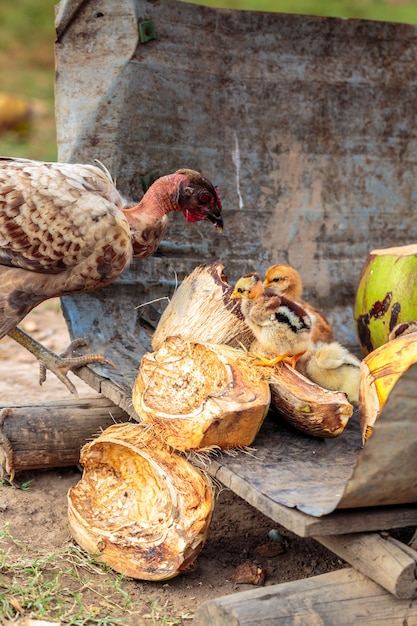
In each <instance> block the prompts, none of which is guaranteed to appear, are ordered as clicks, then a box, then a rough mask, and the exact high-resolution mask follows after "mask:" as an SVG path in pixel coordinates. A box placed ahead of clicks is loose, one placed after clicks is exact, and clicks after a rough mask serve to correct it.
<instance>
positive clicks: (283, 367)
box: [269, 362, 353, 437]
mask: <svg viewBox="0 0 417 626" xmlns="http://www.w3.org/2000/svg"><path fill="white" fill-rule="evenodd" d="M269 382H270V385H271V405H272V406H273V407H274V408H275V409H276V410H277V411H278V412H279V413H280V414H281V415H282V417H283V418H284V419H285V421H286V422H288V424H290V425H291V426H293V427H294V428H296V429H297V430H300V431H302V432H304V433H306V434H308V435H312V436H314V437H337V436H338V435H340V434H341V433H342V432H343V431H344V429H345V427H346V425H347V423H348V421H349V418H350V417H351V415H352V413H353V406H352V404H351V403H350V402H349V401H348V399H347V396H346V394H345V393H344V392H342V391H330V390H328V389H324V388H323V387H321V386H320V385H316V384H315V383H313V382H312V381H311V380H309V379H308V378H306V377H305V376H304V375H303V374H301V373H300V372H298V371H297V370H296V369H294V368H293V367H291V366H290V365H289V364H288V363H285V362H280V363H278V364H277V365H276V366H275V367H274V371H273V373H272V374H271V376H270V377H269Z"/></svg>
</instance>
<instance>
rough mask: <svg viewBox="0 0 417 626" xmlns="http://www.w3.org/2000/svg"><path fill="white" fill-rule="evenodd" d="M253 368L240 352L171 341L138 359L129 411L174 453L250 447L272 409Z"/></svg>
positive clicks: (266, 388) (179, 339)
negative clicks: (213, 448)
mask: <svg viewBox="0 0 417 626" xmlns="http://www.w3.org/2000/svg"><path fill="white" fill-rule="evenodd" d="M252 363H253V359H252V358H251V357H249V356H248V355H247V354H246V353H245V352H244V351H243V350H237V349H235V348H231V347H230V346H225V345H221V344H204V343H201V342H198V341H191V340H188V339H185V338H183V337H169V338H168V339H166V340H165V341H164V342H163V343H162V344H161V346H160V348H159V349H158V350H157V351H156V352H152V353H146V354H145V355H144V356H143V357H142V361H141V364H140V368H139V373H138V377H137V379H136V382H135V384H134V386H133V395H132V400H133V406H134V408H135V411H136V412H137V414H138V415H139V416H140V418H141V420H143V422H144V423H146V424H149V425H151V426H152V429H153V431H154V433H155V435H156V436H158V438H161V439H162V440H164V441H165V442H166V443H168V444H169V445H170V446H172V447H173V448H176V449H177V450H199V449H202V448H210V447H213V446H215V447H219V448H223V449H227V448H239V447H244V446H249V445H251V443H252V442H253V440H254V439H255V436H256V434H257V432H258V430H259V428H260V427H261V424H262V422H263V420H264V418H265V416H266V414H267V412H268V408H269V403H270V391H269V385H268V383H267V382H266V381H265V380H264V378H263V376H262V373H261V372H260V371H259V370H257V369H256V368H255V367H253V365H252Z"/></svg>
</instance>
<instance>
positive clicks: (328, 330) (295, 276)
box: [263, 264, 334, 343]
mask: <svg viewBox="0 0 417 626" xmlns="http://www.w3.org/2000/svg"><path fill="white" fill-rule="evenodd" d="M263 284H264V287H265V288H268V289H270V290H271V291H273V292H274V293H276V294H277V295H279V296H286V297H287V298H291V299H292V300H295V301H296V302H298V304H300V305H301V306H302V307H303V308H304V309H305V310H306V311H307V313H308V314H309V315H310V316H311V317H312V318H313V328H312V334H311V337H312V341H313V342H314V343H315V342H316V341H325V342H330V341H333V338H334V336H333V330H332V327H331V325H330V323H329V321H328V320H327V319H326V317H325V316H324V315H323V314H322V313H320V312H319V311H317V310H316V309H315V308H314V307H312V306H311V305H310V304H308V303H307V302H304V301H303V300H301V296H302V293H303V282H302V280H301V276H300V274H299V273H298V272H297V270H296V269H295V268H294V267H291V265H285V264H278V265H271V266H270V267H268V269H267V270H266V272H265V276H264V282H263Z"/></svg>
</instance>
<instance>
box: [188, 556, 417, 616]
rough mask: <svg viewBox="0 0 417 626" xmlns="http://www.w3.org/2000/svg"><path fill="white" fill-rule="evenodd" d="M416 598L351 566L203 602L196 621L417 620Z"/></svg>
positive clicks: (197, 612) (196, 614)
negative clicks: (402, 594) (395, 593)
mask: <svg viewBox="0 0 417 626" xmlns="http://www.w3.org/2000/svg"><path fill="white" fill-rule="evenodd" d="M416 623H417V600H411V601H410V600H399V599H398V598H395V597H394V596H392V595H391V594H390V593H389V592H388V591H386V590H385V589H383V588H382V587H381V586H380V585H377V584H376V583H375V582H373V581H372V580H369V578H366V576H363V574H361V573H360V572H357V571H356V570H354V569H352V568H345V569H342V570H339V571H336V572H331V573H329V574H322V575H320V576H314V577H312V578H306V579H304V580H297V581H293V582H289V583H281V584H278V585H271V586H266V587H262V588H256V589H253V590H252V589H251V590H249V591H242V592H240V593H236V594H232V595H228V596H223V597H221V598H216V599H214V600H208V601H207V602H204V603H203V604H202V605H201V606H200V607H199V608H198V609H197V611H196V613H195V616H194V620H193V625H194V626H212V624H216V626H255V625H258V626H260V625H262V626H267V625H271V626H272V625H273V626H294V624H297V626H311V625H312V624H326V626H351V625H352V624H360V625H361V626H375V625H376V624H378V626H392V625H393V624H416Z"/></svg>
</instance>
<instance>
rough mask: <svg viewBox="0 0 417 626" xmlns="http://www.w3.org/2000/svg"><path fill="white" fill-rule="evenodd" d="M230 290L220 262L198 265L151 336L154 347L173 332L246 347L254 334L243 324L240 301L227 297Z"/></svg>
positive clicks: (172, 334) (173, 298)
mask: <svg viewBox="0 0 417 626" xmlns="http://www.w3.org/2000/svg"><path fill="white" fill-rule="evenodd" d="M232 292H233V287H231V286H230V285H229V283H228V282H227V276H226V274H225V273H224V265H223V264H222V263H220V261H215V262H214V263H211V264H210V265H199V266H197V267H196V268H195V269H194V270H193V272H191V274H189V275H188V276H186V277H185V278H184V280H183V281H182V283H181V284H180V286H179V287H178V289H177V290H176V291H175V293H174V294H173V296H172V298H171V300H170V302H169V304H168V306H167V307H166V309H165V310H164V312H163V313H162V315H161V318H160V320H159V323H158V326H157V328H156V330H155V332H154V335H153V337H152V348H153V350H158V348H159V347H160V346H161V345H162V343H163V342H164V341H165V339H167V338H168V337H172V336H174V335H180V336H181V337H185V338H187V339H193V340H194V341H201V342H202V343H207V342H210V343H225V344H228V345H230V346H233V347H235V348H240V347H242V346H244V347H245V348H249V346H250V344H251V342H252V341H253V339H254V337H253V334H252V332H251V330H250V329H249V328H248V326H247V325H246V324H245V321H244V318H243V314H242V312H241V310H240V303H239V302H238V301H237V300H232V299H231V297H230V296H231V294H232Z"/></svg>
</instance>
